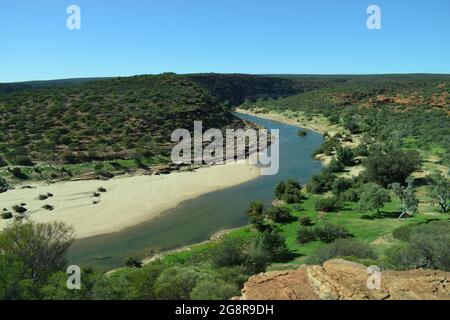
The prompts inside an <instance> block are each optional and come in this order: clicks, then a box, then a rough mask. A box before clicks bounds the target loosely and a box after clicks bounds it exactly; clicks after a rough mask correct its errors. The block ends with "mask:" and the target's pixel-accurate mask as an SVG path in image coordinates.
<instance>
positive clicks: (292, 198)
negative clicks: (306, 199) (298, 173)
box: [275, 179, 303, 204]
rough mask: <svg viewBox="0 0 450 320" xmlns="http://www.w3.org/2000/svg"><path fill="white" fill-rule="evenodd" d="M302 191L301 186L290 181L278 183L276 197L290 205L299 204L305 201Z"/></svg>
mask: <svg viewBox="0 0 450 320" xmlns="http://www.w3.org/2000/svg"><path fill="white" fill-rule="evenodd" d="M301 190H302V186H301V184H300V183H299V182H297V181H295V180H292V179H290V180H288V181H286V182H279V183H277V185H276V187H275V196H276V198H277V199H280V200H283V201H285V202H286V203H289V204H291V203H298V202H300V201H301V200H302V199H303V196H302V194H301Z"/></svg>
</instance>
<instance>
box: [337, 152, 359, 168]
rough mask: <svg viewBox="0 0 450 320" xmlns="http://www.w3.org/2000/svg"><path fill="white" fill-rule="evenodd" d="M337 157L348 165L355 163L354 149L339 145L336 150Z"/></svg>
mask: <svg viewBox="0 0 450 320" xmlns="http://www.w3.org/2000/svg"><path fill="white" fill-rule="evenodd" d="M336 156H337V159H338V160H339V161H340V162H342V163H343V164H344V165H346V166H352V165H354V164H355V162H354V160H353V157H354V155H353V151H352V149H350V148H346V147H339V148H337V151H336Z"/></svg>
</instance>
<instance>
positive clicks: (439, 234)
mask: <svg viewBox="0 0 450 320" xmlns="http://www.w3.org/2000/svg"><path fill="white" fill-rule="evenodd" d="M411 228H412V230H407V231H406V229H404V230H402V232H400V234H402V236H400V237H403V238H405V239H407V240H408V241H407V242H406V243H403V244H400V245H397V246H395V247H392V248H391V249H389V250H388V251H387V253H386V255H387V257H388V261H389V263H390V264H391V265H392V266H393V267H394V268H396V269H401V270H407V269H416V268H427V269H440V270H444V271H450V245H449V244H450V223H449V222H447V221H434V222H430V223H428V224H424V225H419V226H416V227H411ZM397 236H399V235H398V234H397Z"/></svg>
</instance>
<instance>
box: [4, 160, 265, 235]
mask: <svg viewBox="0 0 450 320" xmlns="http://www.w3.org/2000/svg"><path fill="white" fill-rule="evenodd" d="M258 176H259V169H258V168H257V167H255V166H251V165H245V164H239V165H233V164H227V165H216V166H211V167H205V168H200V169H198V170H196V171H195V172H173V173H171V174H169V175H160V176H146V175H141V176H131V177H130V176H128V177H116V178H113V179H111V180H108V181H99V180H87V181H67V182H58V183H55V184H48V185H47V184H44V183H35V184H29V185H32V186H34V187H36V188H35V189H19V188H17V189H14V190H10V191H8V192H6V193H2V194H0V211H1V209H3V208H7V209H8V210H9V211H11V212H12V209H11V207H12V206H13V205H16V204H20V203H22V202H24V203H26V208H27V209H28V212H27V213H28V216H29V217H30V219H32V220H34V221H38V222H49V221H63V222H65V223H67V224H69V225H71V226H72V227H73V228H74V229H75V232H76V236H77V238H85V237H90V236H94V235H99V234H105V233H111V232H116V231H120V230H123V229H125V228H128V227H132V226H135V225H137V224H139V223H142V222H145V221H148V220H150V219H152V218H154V217H155V216H157V215H159V214H161V213H162V212H164V211H166V210H168V209H170V208H174V207H176V206H178V205H179V204H180V203H181V202H183V201H185V200H189V199H192V198H195V197H197V196H199V195H201V194H205V193H208V192H212V191H216V190H219V189H223V188H227V187H231V186H234V185H238V184H241V183H244V182H246V181H249V180H252V179H254V178H256V177H258ZM99 187H104V188H106V189H107V192H106V193H101V196H100V198H94V196H93V193H94V192H96V191H97V189H98V188H99ZM47 192H50V193H52V194H53V195H54V196H53V197H51V198H48V199H47V200H43V201H40V200H38V196H39V194H46V193H47ZM96 199H100V203H98V204H93V201H94V200H96ZM45 204H49V205H52V206H54V207H55V209H54V210H53V211H47V210H45V209H42V206H43V205H45ZM11 221H12V219H10V220H3V219H1V218H0V230H1V229H3V228H4V227H5V226H6V225H7V224H8V223H11Z"/></svg>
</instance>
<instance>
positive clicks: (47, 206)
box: [42, 204, 55, 211]
mask: <svg viewBox="0 0 450 320" xmlns="http://www.w3.org/2000/svg"><path fill="white" fill-rule="evenodd" d="M42 208H43V209H45V210H48V211H53V209H55V207H54V206H51V205H49V204H46V205H44V206H42Z"/></svg>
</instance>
